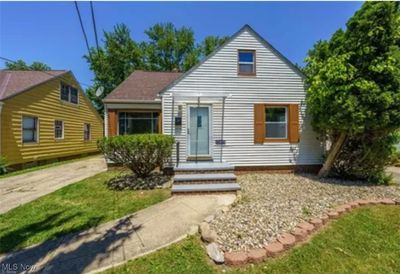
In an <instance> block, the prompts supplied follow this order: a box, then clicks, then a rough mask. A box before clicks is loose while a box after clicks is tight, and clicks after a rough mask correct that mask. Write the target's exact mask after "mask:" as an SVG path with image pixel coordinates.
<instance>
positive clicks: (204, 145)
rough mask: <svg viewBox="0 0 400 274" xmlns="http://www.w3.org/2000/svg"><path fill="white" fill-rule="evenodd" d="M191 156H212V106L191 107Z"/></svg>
mask: <svg viewBox="0 0 400 274" xmlns="http://www.w3.org/2000/svg"><path fill="white" fill-rule="evenodd" d="M188 116H189V117H188V118H189V119H188V120H189V125H188V142H189V156H211V153H210V135H211V134H210V129H211V122H210V121H211V120H210V106H189V115H188Z"/></svg>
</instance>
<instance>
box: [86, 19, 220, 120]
mask: <svg viewBox="0 0 400 274" xmlns="http://www.w3.org/2000/svg"><path fill="white" fill-rule="evenodd" d="M145 34H146V35H147V37H148V40H147V41H145V42H140V43H138V42H135V41H134V40H133V38H132V36H131V33H130V30H129V28H128V27H127V26H126V25H124V24H119V25H116V26H115V27H114V29H113V30H112V31H110V32H104V46H103V47H100V48H99V49H97V48H92V49H91V51H90V54H88V55H86V56H85V59H86V60H87V62H88V63H89V66H90V69H91V70H92V71H93V72H94V84H93V85H92V86H91V87H90V88H88V90H87V93H88V95H89V98H90V99H91V100H92V101H93V102H94V104H95V106H96V108H97V109H98V110H99V112H101V113H102V112H103V103H102V99H104V97H106V96H107V95H108V94H109V93H110V92H111V91H112V90H113V89H115V88H116V87H117V86H118V85H119V84H120V83H121V82H122V81H123V80H125V79H126V78H127V77H128V76H129V75H130V74H131V72H132V71H134V70H150V71H187V70H189V69H190V68H191V67H193V66H194V65H196V64H197V63H198V62H199V61H200V60H201V59H202V58H204V56H206V55H208V54H210V53H211V52H212V51H214V50H215V49H216V48H217V47H219V46H221V45H222V44H223V43H224V42H225V41H226V40H227V39H228V37H221V38H219V37H217V36H208V37H206V38H205V39H204V41H202V42H201V43H200V44H196V43H195V38H194V33H193V31H192V30H191V29H190V28H186V27H181V28H176V27H175V26H174V25H173V24H172V23H166V24H155V25H154V26H152V27H150V28H149V29H148V30H146V31H145ZM99 87H103V88H104V92H103V94H102V95H101V96H96V94H95V93H96V90H97V89H98V88H99Z"/></svg>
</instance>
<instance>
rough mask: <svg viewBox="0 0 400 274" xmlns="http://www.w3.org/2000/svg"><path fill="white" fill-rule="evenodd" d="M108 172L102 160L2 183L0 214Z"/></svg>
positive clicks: (0, 186) (0, 182)
mask: <svg viewBox="0 0 400 274" xmlns="http://www.w3.org/2000/svg"><path fill="white" fill-rule="evenodd" d="M105 170H107V166H106V163H105V160H104V157H102V156H94V157H90V158H85V159H82V160H79V161H76V162H72V163H68V164H63V165H59V166H55V167H49V168H45V169H41V170H37V171H32V172H28V173H25V174H21V175H16V176H12V177H8V178H4V179H0V214H1V213H4V212H7V211H8V210H10V209H12V208H14V207H17V206H19V205H21V204H25V203H27V202H30V201H32V200H35V199H37V198H39V197H40V196H43V195H46V194H48V193H50V192H53V191H55V190H57V189H59V188H62V187H64V186H66V185H69V184H71V183H75V182H78V181H80V180H83V179H85V178H87V177H90V176H93V175H95V174H97V173H100V172H102V171H105Z"/></svg>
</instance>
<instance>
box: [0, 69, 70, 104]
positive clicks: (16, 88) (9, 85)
mask: <svg viewBox="0 0 400 274" xmlns="http://www.w3.org/2000/svg"><path fill="white" fill-rule="evenodd" d="M67 72H68V71H66V70H50V71H46V72H43V71H22V70H0V100H4V99H7V98H9V97H11V96H15V95H17V94H19V93H21V92H23V91H25V90H27V89H29V88H32V87H34V86H36V85H39V84H41V83H44V82H47V81H49V80H51V79H53V78H56V77H58V76H60V75H62V74H65V73H67Z"/></svg>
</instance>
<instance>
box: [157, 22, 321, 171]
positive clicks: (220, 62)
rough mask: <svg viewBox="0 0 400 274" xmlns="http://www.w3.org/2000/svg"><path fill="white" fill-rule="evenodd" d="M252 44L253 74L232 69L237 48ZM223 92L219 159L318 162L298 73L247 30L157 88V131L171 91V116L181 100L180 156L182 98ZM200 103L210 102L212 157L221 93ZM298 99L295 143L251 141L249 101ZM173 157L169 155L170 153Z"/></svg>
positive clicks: (166, 124)
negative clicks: (160, 92)
mask: <svg viewBox="0 0 400 274" xmlns="http://www.w3.org/2000/svg"><path fill="white" fill-rule="evenodd" d="M238 49H252V50H256V71H257V76H256V77H251V76H249V77H245V76H238V75H237V50H238ZM198 93H202V94H210V95H213V96H215V95H217V94H219V93H220V94H223V93H224V94H226V93H229V94H230V95H231V97H229V98H227V99H226V104H225V123H224V128H225V130H224V140H226V145H224V147H223V161H226V162H229V163H231V164H234V165H236V166H267V165H269V166H279V165H294V164H298V165H306V164H319V163H321V154H322V149H321V146H320V143H319V141H317V139H316V135H315V133H314V132H313V131H312V129H311V126H310V124H309V122H308V120H309V119H307V117H305V105H304V103H305V91H304V86H303V81H302V78H301V77H300V76H299V75H298V74H297V73H296V72H295V71H294V70H293V69H292V68H291V67H290V66H289V65H288V64H287V63H285V61H283V60H282V59H281V58H280V57H278V56H277V55H276V54H275V53H274V52H273V51H271V50H270V49H269V48H266V47H265V46H264V44H263V43H261V41H259V40H258V39H257V37H255V36H254V35H253V34H252V33H250V32H249V31H247V30H244V31H243V32H241V33H240V34H239V35H238V36H237V37H236V38H235V39H233V40H232V41H231V42H230V43H228V44H227V45H226V46H224V47H223V48H222V49H220V50H219V51H218V52H217V53H216V54H214V55H213V56H212V57H211V58H209V59H208V60H206V61H205V62H204V63H203V64H201V65H200V66H199V67H197V68H196V69H195V70H193V71H192V72H191V73H190V74H188V75H187V76H186V77H185V78H183V79H182V80H181V81H180V82H178V83H177V84H176V85H175V86H173V87H171V88H170V89H169V90H166V91H165V93H164V94H163V98H162V100H163V104H162V106H163V131H164V133H165V134H171V115H172V110H171V108H172V96H171V94H174V96H175V116H176V115H177V112H178V106H179V105H181V106H182V130H177V129H176V128H175V129H174V132H173V134H174V135H175V137H176V140H177V141H179V142H180V145H181V149H180V159H181V161H184V160H185V159H186V156H187V149H186V142H187V141H186V139H187V136H186V132H187V130H186V129H187V121H186V116H187V113H186V112H187V109H186V107H187V104H188V103H196V102H197V99H196V98H189V97H185V95H190V94H198ZM200 100H201V103H202V104H212V111H213V113H212V117H213V129H212V130H213V140H212V143H213V149H212V151H213V158H214V160H219V159H220V149H221V146H220V145H215V140H218V139H220V135H221V116H222V115H221V113H222V111H221V110H222V99H218V98H206V97H202V98H201V99H200ZM256 103H297V104H300V111H301V113H300V129H301V134H300V143H299V144H289V143H265V144H254V104H256ZM174 159H175V155H174Z"/></svg>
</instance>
